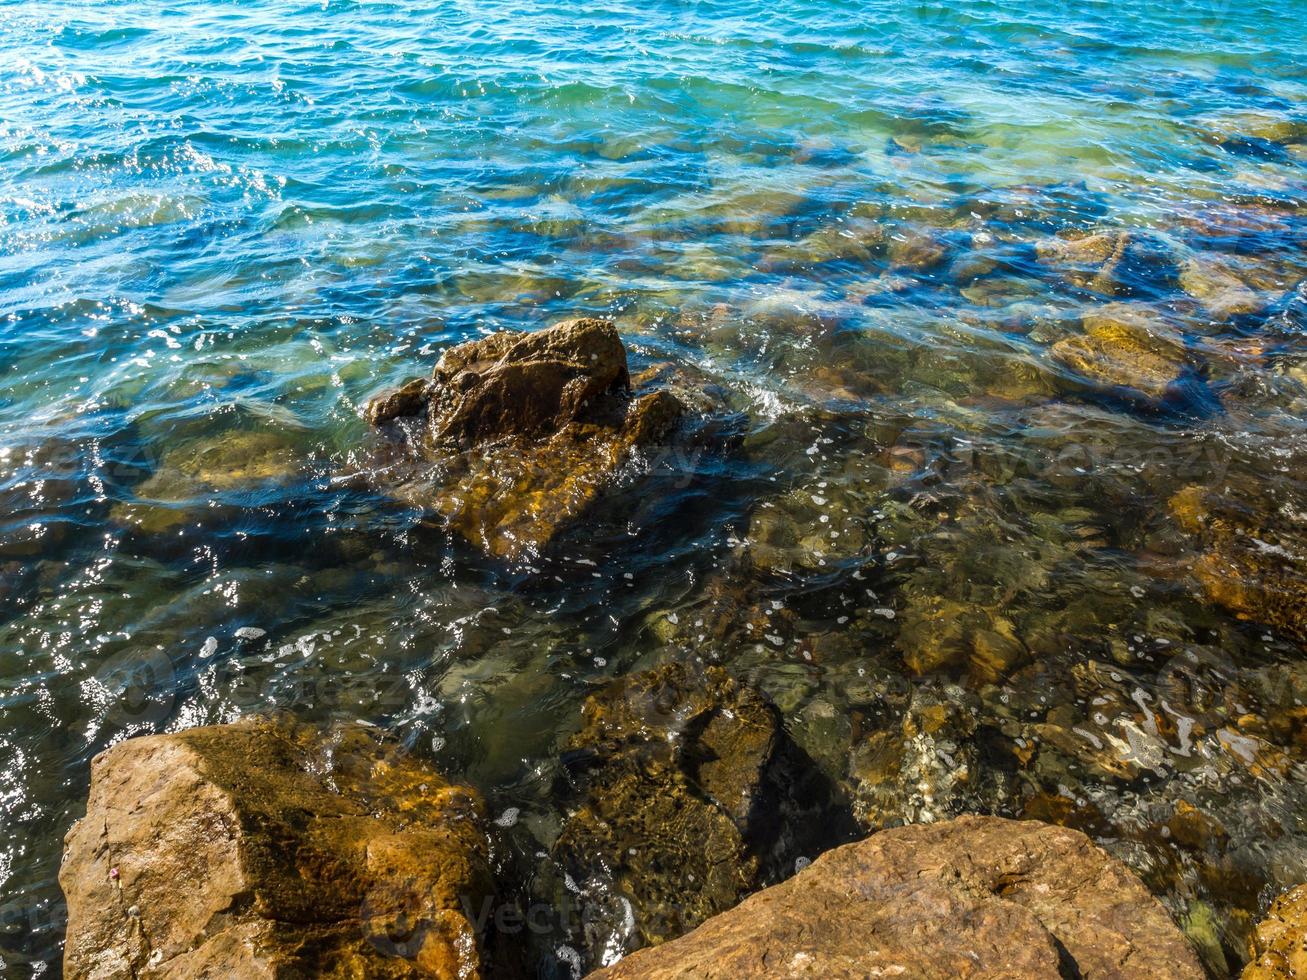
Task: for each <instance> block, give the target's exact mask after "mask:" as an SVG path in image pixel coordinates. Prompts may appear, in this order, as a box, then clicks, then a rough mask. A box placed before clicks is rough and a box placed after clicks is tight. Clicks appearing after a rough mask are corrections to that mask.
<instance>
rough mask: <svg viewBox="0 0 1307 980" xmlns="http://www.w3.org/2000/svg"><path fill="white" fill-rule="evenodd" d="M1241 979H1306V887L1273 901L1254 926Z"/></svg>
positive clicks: (1286, 893) (1302, 886)
mask: <svg viewBox="0 0 1307 980" xmlns="http://www.w3.org/2000/svg"><path fill="white" fill-rule="evenodd" d="M1249 947H1250V948H1249V950H1248V954H1249V955H1248V965H1247V966H1245V967H1244V969H1243V974H1242V975H1241V978H1242V980H1298V978H1300V977H1307V885H1299V886H1298V887H1297V888H1295V889H1293V890H1292V891H1287V892H1285V893H1284V894H1283V895H1281V896H1280V897H1279V898H1277V899H1276V900H1275V903H1274V904H1273V905H1272V906H1271V909H1270V911H1269V912H1267V913H1266V918H1265V919H1263V920H1262V921H1261V922H1259V923H1257V931H1256V933H1254V935H1253V938H1252V942H1251V943H1250V944H1249Z"/></svg>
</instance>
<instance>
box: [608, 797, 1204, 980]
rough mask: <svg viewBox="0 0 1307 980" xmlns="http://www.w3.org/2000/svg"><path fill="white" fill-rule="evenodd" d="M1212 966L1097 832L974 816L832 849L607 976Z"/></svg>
mask: <svg viewBox="0 0 1307 980" xmlns="http://www.w3.org/2000/svg"><path fill="white" fill-rule="evenodd" d="M1069 976H1074V977H1080V978H1083V980H1096V978H1119V980H1136V978H1137V980H1155V978H1158V977H1167V978H1168V980H1201V978H1202V977H1203V976H1204V973H1203V970H1202V968H1201V966H1200V965H1199V963H1198V960H1197V958H1196V957H1195V955H1194V952H1193V950H1192V949H1191V948H1190V946H1189V944H1188V942H1187V941H1186V939H1185V937H1184V935H1183V934H1182V933H1181V932H1180V930H1179V929H1178V928H1177V927H1176V925H1175V924H1174V923H1173V922H1172V921H1171V919H1170V918H1169V916H1168V915H1167V913H1166V910H1165V909H1164V908H1163V907H1162V905H1161V903H1159V902H1158V901H1157V899H1155V898H1153V896H1152V895H1150V894H1149V893H1148V890H1147V889H1146V888H1145V887H1144V885H1143V883H1142V882H1141V881H1139V879H1138V878H1136V877H1135V876H1134V874H1133V873H1132V872H1131V871H1130V870H1129V869H1128V868H1126V867H1125V866H1124V865H1123V864H1121V863H1120V862H1119V861H1117V860H1116V859H1115V858H1113V857H1111V856H1109V855H1108V854H1107V853H1106V852H1105V851H1103V850H1101V849H1100V848H1099V847H1097V846H1096V845H1094V844H1093V843H1092V842H1091V841H1090V840H1089V838H1087V837H1086V836H1085V835H1084V834H1082V833H1080V832H1078V831H1074V830H1068V829H1066V828H1063V827H1054V826H1050V825H1048V824H1042V823H1038V822H1036V821H1011V820H1004V819H1001V818H997V817H959V818H957V819H956V820H949V821H946V822H943V823H937V824H919V825H915V826H908V827H898V828H895V829H892V830H885V831H882V832H880V833H878V834H873V835H872V836H871V837H869V838H867V839H866V840H863V841H859V842H858V843H856V844H848V845H846V846H844V847H840V848H837V849H836V850H833V851H830V852H828V853H826V854H824V855H822V856H821V857H820V858H818V859H817V860H816V861H815V862H814V863H813V864H812V866H811V867H809V868H807V869H805V870H803V871H801V872H800V873H799V874H797V875H795V876H794V877H793V878H791V879H789V880H788V881H786V882H784V883H782V884H779V885H776V886H774V887H772V888H768V889H766V890H764V891H762V892H759V893H758V894H756V895H754V896H752V897H751V898H749V899H746V900H745V901H744V902H742V903H741V904H740V905H738V906H737V907H736V908H734V909H732V910H731V911H729V912H726V913H724V914H722V915H719V916H716V917H714V918H712V919H709V920H708V921H707V922H706V923H704V924H703V925H702V926H700V927H699V928H698V929H696V930H695V931H694V932H691V933H689V934H688V935H686V936H683V937H682V938H680V939H678V940H675V941H673V942H670V943H666V944H664V945H662V946H658V947H655V948H652V949H645V950H640V951H639V952H636V953H634V954H632V955H630V956H628V957H626V958H625V959H623V960H620V961H619V962H617V963H616V964H615V965H613V966H611V967H608V968H606V969H603V970H600V971H598V972H596V973H593V974H591V977H592V980H691V978H693V980H746V978H750V977H768V978H790V977H810V978H822V980H831V978H849V980H852V978H865V977H911V978H915V980H936V978H938V980H945V978H948V980H952V978H957V977H1004V978H1007V980H1023V978H1041V980H1043V978H1047V980H1058V978H1062V977H1069Z"/></svg>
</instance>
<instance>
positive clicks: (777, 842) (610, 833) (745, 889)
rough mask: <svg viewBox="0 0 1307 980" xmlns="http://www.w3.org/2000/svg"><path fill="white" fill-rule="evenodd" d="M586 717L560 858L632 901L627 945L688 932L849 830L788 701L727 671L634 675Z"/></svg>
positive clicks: (585, 879) (575, 749) (591, 884)
mask: <svg viewBox="0 0 1307 980" xmlns="http://www.w3.org/2000/svg"><path fill="white" fill-rule="evenodd" d="M583 713H584V722H583V726H582V729H581V730H580V731H579V732H578V733H577V734H576V735H575V736H573V738H572V739H571V742H570V743H569V753H568V756H567V762H568V765H569V768H570V769H571V770H572V771H573V772H574V773H575V774H576V777H577V779H578V782H579V783H580V784H581V785H582V787H583V798H582V802H581V805H580V807H579V808H578V809H577V810H576V812H575V813H574V814H573V815H572V816H571V817H570V818H569V819H568V820H567V822H566V823H565V824H564V826H563V830H562V834H561V835H560V837H559V839H558V842H557V844H556V845H555V848H554V853H555V857H556V858H557V859H558V860H559V862H560V864H561V865H562V866H563V868H564V869H565V870H566V871H567V873H568V875H569V876H570V877H571V879H572V880H573V881H575V882H576V883H577V885H578V886H579V887H580V888H581V889H582V891H583V893H584V892H591V891H603V890H604V887H603V886H606V887H607V888H610V889H615V890H616V891H617V892H618V893H619V894H620V895H621V896H622V897H623V898H624V899H625V900H626V901H628V902H629V903H630V910H631V915H632V916H633V918H634V931H635V936H634V937H621V936H619V937H617V938H618V941H619V942H621V941H622V940H624V939H634V940H635V944H637V945H643V944H648V943H657V942H662V941H664V940H666V939H669V938H671V937H673V936H676V935H679V934H680V933H682V932H684V931H685V930H686V929H689V928H693V927H694V926H696V925H698V924H699V923H700V922H702V921H703V920H704V919H706V918H708V917H709V916H711V915H715V914H717V913H719V912H722V911H724V910H725V909H728V908H730V907H731V906H732V905H734V904H735V903H736V902H737V901H739V899H740V898H741V897H742V896H743V895H745V894H747V893H749V892H750V891H753V890H754V889H756V888H759V887H761V886H762V885H764V884H766V883H768V882H769V881H773V880H776V879H778V878H779V877H781V876H782V875H783V874H784V873H788V871H789V870H791V869H792V868H793V867H794V861H795V860H796V859H797V858H800V857H806V856H811V855H812V854H815V853H818V852H819V851H820V850H822V849H824V848H825V847H828V846H831V845H833V844H836V843H842V842H843V841H844V840H847V839H848V837H849V836H850V835H851V832H852V824H851V822H849V820H848V819H847V815H846V813H845V812H844V811H842V810H841V809H840V808H839V807H837V806H835V805H834V804H833V801H832V797H831V793H830V789H829V787H828V785H827V784H826V783H825V782H824V780H823V779H822V777H821V776H820V774H819V773H818V771H817V770H816V767H815V766H814V765H813V763H812V762H811V760H809V759H807V758H806V757H805V756H804V755H803V753H802V751H801V750H799V749H798V748H797V746H795V745H794V744H793V743H792V742H791V741H790V740H789V737H788V736H787V735H786V733H785V731H784V728H783V727H782V724H781V717H780V713H779V711H777V709H776V707H775V706H774V705H773V704H772V703H771V702H769V701H768V700H767V699H766V698H765V697H764V696H763V695H761V694H760V693H759V692H757V691H755V690H754V689H752V688H750V687H747V686H745V685H743V684H740V683H739V682H737V681H735V680H734V679H732V678H731V677H729V676H728V675H727V674H726V673H725V672H724V671H723V670H721V669H720V668H716V667H709V668H706V669H699V668H695V667H691V666H687V665H684V664H680V663H669V664H666V665H664V666H662V667H659V668H656V669H654V670H651V671H647V672H644V673H640V674H634V675H631V676H629V677H625V678H622V679H621V680H618V681H616V682H614V683H613V684H612V685H611V686H609V687H608V688H606V689H605V690H604V691H602V692H601V693H599V694H596V695H595V696H593V697H591V698H590V699H589V700H588V701H587V702H586V704H585V707H584V712H583ZM612 942H613V939H612V938H611V937H607V936H605V937H598V938H596V937H592V938H591V942H590V943H589V945H591V946H592V947H595V946H602V947H611V945H612Z"/></svg>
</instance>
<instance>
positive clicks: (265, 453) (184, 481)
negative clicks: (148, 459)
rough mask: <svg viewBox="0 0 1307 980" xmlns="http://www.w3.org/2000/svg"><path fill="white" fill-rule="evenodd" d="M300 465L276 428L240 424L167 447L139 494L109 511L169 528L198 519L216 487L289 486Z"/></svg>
mask: <svg viewBox="0 0 1307 980" xmlns="http://www.w3.org/2000/svg"><path fill="white" fill-rule="evenodd" d="M301 465H302V460H301V459H300V457H299V455H298V453H297V451H296V448H295V446H294V445H293V444H292V443H291V442H290V440H288V439H287V438H286V437H285V436H283V435H281V434H279V433H276V432H271V431H266V430H252V429H237V430H234V431H230V432H224V433H222V434H220V435H218V436H215V437H213V438H206V439H196V440H194V441H191V442H188V443H185V444H183V445H181V446H178V447H176V448H175V449H171V450H169V451H168V452H167V453H165V454H164V456H163V458H162V459H161V460H160V461H159V465H158V467H157V468H156V469H155V470H154V472H153V473H152V474H151V475H150V476H149V477H148V478H147V479H146V480H144V481H143V482H142V483H140V484H138V485H137V486H136V487H135V490H134V499H132V500H130V501H125V502H122V503H119V504H116V505H115V506H114V507H113V509H112V511H111V512H110V517H111V519H113V520H114V521H116V522H118V523H120V524H127V525H130V526H132V527H135V528H137V529H139V530H142V531H146V532H163V531H168V530H171V529H174V528H176V527H177V526H178V525H180V524H183V523H185V522H186V521H187V520H194V519H195V511H196V510H198V509H200V508H202V507H207V506H209V504H210V503H211V501H212V498H213V495H214V494H215V493H217V494H226V493H233V492H239V491H247V490H255V489H258V488H259V487H261V486H270V485H277V486H284V485H285V484H286V483H288V482H290V481H291V480H293V479H294V478H295V476H296V475H297V474H298V472H299V470H300V467H301Z"/></svg>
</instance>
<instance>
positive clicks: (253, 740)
mask: <svg viewBox="0 0 1307 980" xmlns="http://www.w3.org/2000/svg"><path fill="white" fill-rule="evenodd" d="M481 821H482V805H481V802H480V799H479V797H478V796H477V795H476V793H475V792H474V791H472V790H470V789H468V788H466V787H461V786H456V785H451V784H450V783H448V782H447V781H446V780H444V779H443V778H441V777H440V776H439V775H437V774H436V773H435V772H433V771H431V770H430V769H429V768H427V767H425V766H422V765H420V764H418V763H416V762H414V761H413V760H412V759H411V758H410V757H407V756H406V755H404V754H403V753H402V752H401V751H400V750H399V749H398V748H397V747H396V746H394V745H392V744H389V743H385V742H383V741H381V740H380V738H379V736H378V734H377V732H376V730H375V729H370V728H367V727H365V726H362V725H349V726H342V727H338V728H336V729H334V730H331V731H329V732H327V733H326V734H322V733H320V732H319V731H318V730H317V729H316V728H311V727H309V726H303V725H297V724H293V723H272V722H262V721H242V722H239V723H236V724H233V725H223V726H213V727H204V728H193V729H190V730H188V731H184V732H180V733H177V734H170V735H153V736H147V737H142V738H136V739H129V740H127V741H125V742H122V743H120V744H118V745H116V746H114V747H113V748H111V749H109V750H108V751H106V752H105V753H103V754H102V755H100V756H99V757H97V759H96V760H95V762H94V764H93V766H92V785H91V795H90V800H89V802H88V804H87V811H86V816H85V817H84V818H83V819H81V820H80V821H79V822H78V823H77V824H76V825H75V826H74V827H73V829H72V830H71V831H70V832H69V834H68V838H67V842H66V859H65V861H64V864H63V866H62V868H61V869H60V875H59V878H60V884H61V885H62V887H63V889H64V893H65V895H66V896H67V900H68V910H69V925H68V936H67V941H66V945H65V954H64V975H65V976H67V977H70V978H92V977H94V978H113V977H124V978H125V977H178V978H181V977H204V976H212V977H220V976H221V977H234V976H240V977H265V976H266V977H274V976H276V977H282V976H368V977H395V978H399V977H440V978H454V977H474V976H479V975H480V974H481V971H482V968H483V966H484V965H485V962H486V961H485V956H484V950H483V948H482V944H481V937H480V936H479V935H478V934H477V932H476V929H475V928H474V926H473V924H472V923H471V922H470V921H469V920H468V918H467V915H466V913H465V907H470V908H473V909H476V908H478V907H479V906H480V903H481V899H482V897H483V896H486V895H489V894H491V885H490V878H489V865H488V854H487V847H488V844H487V839H486V836H485V831H484V829H483V827H482V823H481ZM468 898H470V899H471V905H470V906H465V905H464V902H465V900H467V899H468Z"/></svg>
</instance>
